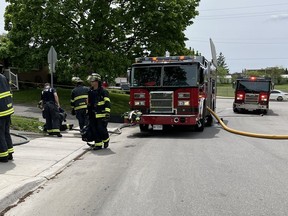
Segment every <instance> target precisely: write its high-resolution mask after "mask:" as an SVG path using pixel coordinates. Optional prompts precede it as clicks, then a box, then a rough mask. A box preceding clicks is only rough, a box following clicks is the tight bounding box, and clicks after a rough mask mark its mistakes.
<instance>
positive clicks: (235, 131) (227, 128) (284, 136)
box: [207, 107, 288, 139]
mask: <svg viewBox="0 0 288 216" xmlns="http://www.w3.org/2000/svg"><path fill="white" fill-rule="evenodd" d="M207 109H208V111H209V112H210V113H211V114H212V115H213V116H214V117H215V118H216V119H217V120H218V122H219V123H220V124H221V126H222V127H223V128H224V129H225V130H226V131H228V132H231V133H234V134H239V135H242V136H250V137H256V138H264V139H288V135H273V134H271V135H270V134H256V133H250V132H244V131H238V130H234V129H231V128H229V127H227V126H226V125H225V124H224V122H223V121H222V120H221V119H220V118H219V117H218V116H217V115H216V113H215V112H213V110H211V109H210V108H209V107H207Z"/></svg>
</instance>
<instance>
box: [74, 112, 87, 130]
mask: <svg viewBox="0 0 288 216" xmlns="http://www.w3.org/2000/svg"><path fill="white" fill-rule="evenodd" d="M75 113H76V118H77V119H78V123H79V127H80V130H82V129H83V128H84V126H85V125H87V120H88V118H87V115H86V109H79V110H76V111H75Z"/></svg>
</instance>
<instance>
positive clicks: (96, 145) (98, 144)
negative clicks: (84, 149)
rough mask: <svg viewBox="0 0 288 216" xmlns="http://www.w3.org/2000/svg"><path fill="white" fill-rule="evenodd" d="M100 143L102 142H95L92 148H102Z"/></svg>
mask: <svg viewBox="0 0 288 216" xmlns="http://www.w3.org/2000/svg"><path fill="white" fill-rule="evenodd" d="M102 145H103V143H102V142H95V144H94V147H93V150H100V149H102Z"/></svg>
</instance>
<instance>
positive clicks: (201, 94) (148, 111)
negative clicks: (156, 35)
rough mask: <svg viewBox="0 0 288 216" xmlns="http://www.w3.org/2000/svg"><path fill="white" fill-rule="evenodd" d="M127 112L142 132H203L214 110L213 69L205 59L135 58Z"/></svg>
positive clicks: (193, 57)
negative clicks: (135, 114) (166, 129)
mask: <svg viewBox="0 0 288 216" xmlns="http://www.w3.org/2000/svg"><path fill="white" fill-rule="evenodd" d="M129 79H130V109H131V110H137V111H138V113H139V112H140V113H141V116H140V118H139V121H138V122H137V123H138V124H139V127H140V130H141V131H147V130H148V129H151V128H152V129H153V130H162V129H163V127H165V126H172V127H176V126H183V127H184V126H186V127H188V126H189V127H191V126H193V128H194V129H195V130H196V131H203V130H204V126H205V125H207V126H209V125H211V124H212V123H213V118H212V116H211V114H210V112H209V111H208V110H207V106H208V107H209V108H210V109H212V110H215V107H216V67H215V66H214V65H213V64H212V63H211V62H209V61H207V59H205V57H204V56H168V57H141V58H136V61H135V63H134V64H133V65H132V67H131V71H130V75H129Z"/></svg>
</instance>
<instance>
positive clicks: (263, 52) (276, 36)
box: [0, 0, 288, 73]
mask: <svg viewBox="0 0 288 216" xmlns="http://www.w3.org/2000/svg"><path fill="white" fill-rule="evenodd" d="M6 4H7V3H5V0H0V33H4V32H5V31H4V18H3V14H4V10H5V6H6ZM198 11H199V13H200V14H199V16H198V17H196V18H195V20H194V24H193V25H192V26H190V27H188V28H187V30H186V31H185V34H186V37H187V38H188V41H187V42H186V45H187V47H191V48H194V49H196V50H198V51H199V52H201V54H202V55H204V56H206V57H207V58H208V59H209V60H210V59H211V52H210V45H209V38H212V40H213V41H214V44H215V46H216V51H217V55H219V53H220V52H222V53H223V55H224V56H225V58H226V63H227V66H228V67H229V69H230V72H231V73H234V72H241V71H242V70H244V69H258V68H266V67H274V66H278V67H284V68H288V28H287V26H288V1H287V0H274V1H271V0H269V1H268V0H253V1H251V0H241V1H238V0H217V1H216V0H201V2H200V6H199V7H198Z"/></svg>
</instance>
